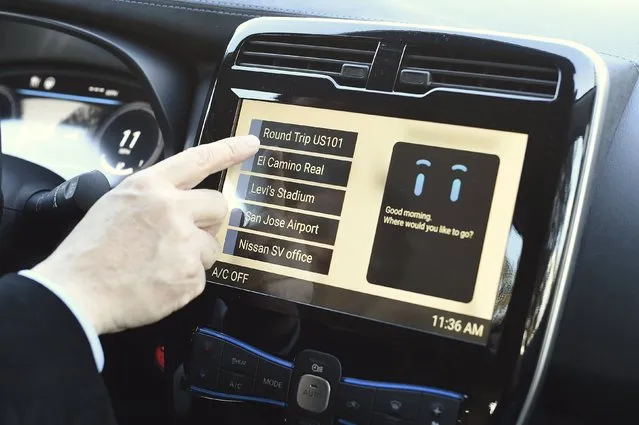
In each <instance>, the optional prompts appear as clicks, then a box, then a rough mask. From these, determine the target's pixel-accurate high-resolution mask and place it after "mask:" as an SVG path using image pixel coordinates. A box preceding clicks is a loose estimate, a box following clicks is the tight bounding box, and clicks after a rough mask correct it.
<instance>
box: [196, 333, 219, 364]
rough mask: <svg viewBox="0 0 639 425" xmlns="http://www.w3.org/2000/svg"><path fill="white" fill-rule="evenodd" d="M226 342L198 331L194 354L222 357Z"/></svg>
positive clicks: (214, 357) (209, 357)
mask: <svg viewBox="0 0 639 425" xmlns="http://www.w3.org/2000/svg"><path fill="white" fill-rule="evenodd" d="M223 346H224V343H223V342H222V340H221V339H218V338H215V337H212V336H209V335H204V334H201V333H196V334H195V336H194V337H193V355H194V356H204V357H206V358H208V359H218V360H219V358H220V357H222V347H223Z"/></svg>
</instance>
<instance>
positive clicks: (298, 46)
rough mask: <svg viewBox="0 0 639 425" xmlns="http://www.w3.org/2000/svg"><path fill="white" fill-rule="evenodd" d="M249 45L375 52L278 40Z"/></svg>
mask: <svg viewBox="0 0 639 425" xmlns="http://www.w3.org/2000/svg"><path fill="white" fill-rule="evenodd" d="M250 45H254V46H269V47H284V48H290V49H307V50H317V51H326V52H340V53H348V54H352V55H365V56H372V55H374V54H375V52H374V51H373V52H371V51H369V50H358V49H347V48H340V47H330V46H314V45H312V44H296V43H283V42H278V41H259V40H256V41H251V42H250Z"/></svg>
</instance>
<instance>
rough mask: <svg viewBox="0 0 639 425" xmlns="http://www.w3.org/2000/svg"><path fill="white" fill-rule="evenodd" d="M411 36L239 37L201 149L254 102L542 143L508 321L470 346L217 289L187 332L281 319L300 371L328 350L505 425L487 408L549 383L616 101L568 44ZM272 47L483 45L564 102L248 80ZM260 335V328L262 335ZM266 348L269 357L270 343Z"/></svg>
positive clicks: (340, 29)
mask: <svg viewBox="0 0 639 425" xmlns="http://www.w3.org/2000/svg"><path fill="white" fill-rule="evenodd" d="M408 29H410V28H408V27H405V26H402V25H391V24H384V25H381V24H378V23H363V22H357V23H355V22H348V21H322V20H316V21H315V20H294V19H290V20H286V19H279V20H276V19H271V20H259V19H258V20H254V21H250V22H249V23H247V24H246V25H244V26H242V27H241V28H240V29H238V32H237V33H236V35H235V36H234V37H233V39H232V40H231V42H230V44H229V45H228V47H227V50H226V53H225V56H224V59H223V61H222V62H221V64H220V70H219V73H218V74H217V80H216V81H215V83H214V85H212V86H211V87H210V93H209V97H208V109H207V111H206V113H205V114H203V115H202V117H201V120H200V123H199V127H198V130H197V131H198V137H197V139H196V140H197V143H198V144H202V143H210V142H213V141H215V140H220V139H223V138H225V137H228V136H229V135H230V134H232V131H233V128H234V124H235V119H236V115H237V112H238V103H239V102H240V101H241V99H254V100H265V101H270V102H283V103H287V104H296V105H302V106H316V107H321V108H327V109H336V110H345V111H353V112H360V113H366V114H376V115H386V116H395V117H404V118H409V119H415V120H424V121H431V122H440V123H448V124H454V125H461V126H470V127H478V128H488V129H496V130H503V131H512V132H518V133H525V134H528V135H529V139H528V147H527V152H526V159H525V162H524V168H523V173H522V178H521V183H520V190H519V194H518V197H517V201H516V205H515V213H514V216H513V225H514V227H515V228H516V229H517V230H518V232H519V233H520V234H521V258H520V261H519V267H518V268H517V270H516V273H515V271H512V270H511V271H509V272H510V273H513V275H514V279H513V281H514V283H515V284H514V285H509V286H506V287H504V288H503V289H504V290H503V292H501V293H500V297H504V298H507V299H509V300H510V301H509V303H508V309H507V310H505V311H501V312H500V314H499V315H496V316H495V318H494V321H493V324H492V327H491V333H490V338H489V341H488V344H487V345H486V346H481V345H477V344H469V343H466V342H463V341H458V340H455V339H452V338H447V337H442V336H439V335H434V334H429V333H426V332H421V331H415V330H410V329H406V328H402V327H398V326H394V325H390V324H386V323H382V322H378V321H373V320H369V319H363V318H361V317H356V316H353V315H348V314H343V313H338V312H335V311H330V310H326V309H321V308H316V307H311V306H307V305H304V304H300V303H295V302H291V301H286V300H282V299H279V298H276V297H273V296H269V295H263V294H257V293H254V292H250V291H244V290H238V289H237V288H234V287H229V286H225V285H215V284H211V285H207V287H206V288H205V293H204V296H203V297H201V298H200V301H199V302H198V303H197V313H194V314H193V315H192V316H190V319H189V320H188V321H187V322H186V323H185V326H186V328H185V329H186V332H187V333H188V334H189V335H190V332H192V330H193V328H194V326H199V325H205V324H206V325H208V326H213V327H219V326H221V325H220V322H219V320H218V319H216V318H215V317H213V316H212V311H213V308H214V306H215V305H217V302H218V300H222V301H223V302H224V303H226V305H228V306H229V311H234V312H235V314H236V315H239V318H238V323H239V322H243V323H245V322H246V320H247V319H246V314H248V313H249V312H250V311H256V312H257V311H259V312H260V315H261V316H260V317H262V315H272V314H275V315H276V316H277V317H282V318H284V317H285V318H287V320H295V321H297V323H299V324H300V328H299V329H301V330H300V332H301V337H300V338H301V339H300V342H299V344H298V345H296V347H295V349H294V350H293V351H291V352H290V354H288V355H287V356H288V357H287V358H289V359H293V358H294V355H295V352H297V351H296V350H298V349H302V348H312V349H318V350H323V351H325V352H330V353H332V354H334V355H336V356H338V357H339V358H340V360H341V361H342V363H343V364H344V365H345V367H347V368H348V369H349V370H350V371H352V373H353V374H356V375H359V376H361V377H369V378H370V379H382V380H384V379H385V380H387V381H389V382H393V381H394V382H409V383H416V384H427V385H433V386H439V387H441V388H449V389H455V390H458V391H460V392H464V393H466V394H469V397H470V399H469V400H470V402H469V405H468V409H469V411H471V412H473V421H476V422H477V423H481V424H484V423H492V421H493V420H495V417H494V415H492V414H491V412H489V410H488V408H487V406H488V405H489V404H491V403H492V402H494V401H499V404H500V406H501V405H502V402H501V400H502V396H505V395H512V396H515V397H516V398H517V399H518V400H520V401H523V399H522V397H521V396H522V394H519V395H517V394H514V393H513V387H514V383H515V382H518V383H519V384H522V385H523V386H526V385H527V383H530V382H531V379H532V376H533V372H535V376H537V375H536V373H537V371H538V370H543V368H541V369H539V367H541V366H543V364H542V362H538V360H539V345H536V343H537V342H539V343H541V342H542V341H543V346H544V347H546V344H547V341H548V340H550V341H551V338H552V337H553V335H554V334H555V332H556V327H557V326H556V325H557V323H556V322H554V321H553V317H555V316H553V314H555V313H556V312H558V311H560V309H561V300H562V299H563V298H562V294H563V293H565V292H564V291H563V289H564V287H565V285H564V284H565V283H566V278H567V276H568V274H566V273H569V272H568V270H569V269H570V264H569V262H570V261H571V258H572V255H573V253H572V251H571V250H570V249H569V248H570V247H571V246H572V245H570V244H567V243H566V239H565V234H566V231H568V232H569V234H573V231H574V232H576V233H578V230H576V229H573V228H571V226H572V225H573V224H574V223H575V222H577V221H579V219H580V217H581V210H580V209H576V210H575V209H573V205H572V204H571V203H570V201H571V200H572V199H573V198H572V196H573V194H574V191H575V190H578V191H582V189H583V187H582V186H584V185H586V183H585V182H587V181H588V179H587V178H586V177H583V176H582V175H581V172H580V171H577V172H576V171H575V170H576V169H577V170H579V169H578V168H576V167H579V166H580V165H583V164H584V163H585V164H588V163H589V162H588V161H589V160H588V159H587V157H586V156H585V155H584V152H591V150H592V146H594V145H596V139H597V137H596V136H597V134H598V133H597V132H594V129H596V128H598V127H597V126H598V125H599V121H593V119H596V120H599V119H600V118H601V116H600V108H599V106H597V105H601V103H600V102H601V97H600V95H601V96H604V97H605V94H606V88H607V87H606V84H605V80H604V79H602V78H599V77H597V76H596V73H595V67H594V66H593V61H592V58H591V57H589V56H588V55H587V54H585V53H584V52H583V51H580V50H579V49H575V48H574V47H572V46H569V45H566V44H560V43H553V42H548V41H542V40H527V39H522V38H516V37H512V36H507V35H495V34H489V33H482V34H469V33H464V32H459V31H451V30H446V29H441V28H417V27H416V28H415V31H413V30H412V29H410V31H407V30H408ZM264 33H273V34H283V35H284V36H285V37H286V36H293V37H294V36H295V35H296V34H305V35H312V36H315V37H317V38H319V39H323V37H326V36H339V37H368V38H372V39H375V40H384V41H385V43H387V44H390V45H395V46H400V47H401V46H404V45H405V44H406V43H407V42H408V43H413V44H421V45H441V46H444V47H445V48H447V49H451V50H454V49H458V48H462V49H467V48H472V46H476V45H477V41H478V39H479V42H480V43H481V46H483V47H482V52H488V51H490V52H492V54H494V55H495V57H496V58H499V57H500V56H501V57H509V58H511V59H512V58H517V57H527V58H530V57H536V58H538V59H539V60H540V61H542V62H545V63H547V64H549V65H550V66H556V67H557V68H558V69H559V70H560V73H561V76H562V79H561V84H560V86H559V89H558V91H557V93H556V96H555V98H554V99H553V100H550V101H546V100H536V99H530V98H527V99H524V98H518V97H517V96H509V95H502V94H499V93H477V92H469V91H464V90H441V89H436V90H432V91H431V92H430V93H428V94H427V95H426V96H414V95H404V94H398V93H393V92H392V85H390V86H389V87H390V88H387V89H386V90H388V91H385V92H379V91H378V92H367V91H365V90H363V89H351V88H347V87H340V86H336V85H335V84H334V83H333V82H332V81H331V80H330V79H329V78H322V77H321V76H316V75H315V76H309V75H302V74H300V73H282V72H277V71H274V70H267V71H262V70H260V69H257V68H255V69H248V68H246V67H238V66H236V64H235V61H236V58H237V55H238V52H239V51H240V49H241V48H242V46H243V43H244V42H245V41H246V40H247V39H248V38H249V37H252V36H254V35H256V34H264ZM597 71H599V70H597ZM376 75H377V74H376ZM604 77H605V75H604ZM391 79H392V76H391ZM599 84H602V86H601V87H599ZM600 88H601V89H602V92H601V93H600V90H599V89H600ZM595 106H597V108H595ZM593 111H595V112H597V111H599V112H597V114H599V115H596V116H594V115H593ZM591 129H592V131H593V132H592V134H591ZM593 134H595V137H594V138H593ZM591 139H592V140H591ZM591 153H592V152H591ZM221 177H223V173H221V174H218V175H214V176H211V177H209V178H208V179H206V180H205V181H204V182H203V184H202V187H205V188H218V187H219V183H220V178H221ZM575 188H577V189H575ZM580 193H581V192H580ZM571 243H572V242H571ZM566 261H568V263H566ZM549 313H553V314H549ZM269 317H270V316H269ZM269 320H271V319H269ZM274 323H279V322H278V321H277V320H276V321H275V322H274ZM247 326H249V327H252V326H253V323H250V322H249V323H247ZM547 326H548V327H547ZM257 328H260V327H259V326H258V327H257ZM223 329H226V330H227V331H228V332H230V333H231V334H233V335H238V336H239V335H241V336H243V337H244V338H247V340H252V339H254V340H256V341H259V340H260V338H259V337H256V336H254V337H250V338H249V336H248V334H247V330H246V329H243V330H240V329H238V327H237V326H231V325H229V324H224V325H223ZM258 331H259V329H258ZM550 344H551V343H550ZM257 345H258V346H262V347H263V348H265V347H268V346H269V344H268V342H260V343H258V344H257ZM425 359H426V361H424V360H425ZM545 360H546V359H544V361H545ZM380 365H381V366H383V367H380ZM538 366H539V367H538ZM524 381H525V382H524ZM523 395H524V396H525V394H523ZM499 411H500V410H499V409H498V410H497V412H495V413H499ZM502 411H503V410H502ZM506 422H509V421H506ZM510 422H512V421H510Z"/></svg>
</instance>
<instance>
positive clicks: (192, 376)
mask: <svg viewBox="0 0 639 425" xmlns="http://www.w3.org/2000/svg"><path fill="white" fill-rule="evenodd" d="M217 374H218V368H217V365H213V366H211V365H207V364H197V363H192V364H191V366H190V371H189V382H190V384H191V385H195V386H198V387H202V388H206V389H213V388H216V385H217Z"/></svg>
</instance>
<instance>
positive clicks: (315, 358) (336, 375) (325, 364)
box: [295, 350, 342, 387]
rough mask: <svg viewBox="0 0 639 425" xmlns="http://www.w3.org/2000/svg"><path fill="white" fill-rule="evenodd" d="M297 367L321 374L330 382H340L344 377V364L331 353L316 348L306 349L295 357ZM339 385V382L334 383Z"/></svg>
mask: <svg viewBox="0 0 639 425" xmlns="http://www.w3.org/2000/svg"><path fill="white" fill-rule="evenodd" d="M295 369H296V370H301V371H304V373H310V374H313V375H315V376H321V377H322V378H324V379H326V380H328V381H329V382H333V381H335V382H339V380H340V379H341V378H342V365H341V364H340V362H339V360H337V358H335V357H333V356H331V355H330V354H326V353H321V352H319V351H314V350H305V351H302V352H301V353H300V354H298V355H297V357H296V358H295ZM334 386H335V387H337V384H336V385H334Z"/></svg>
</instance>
